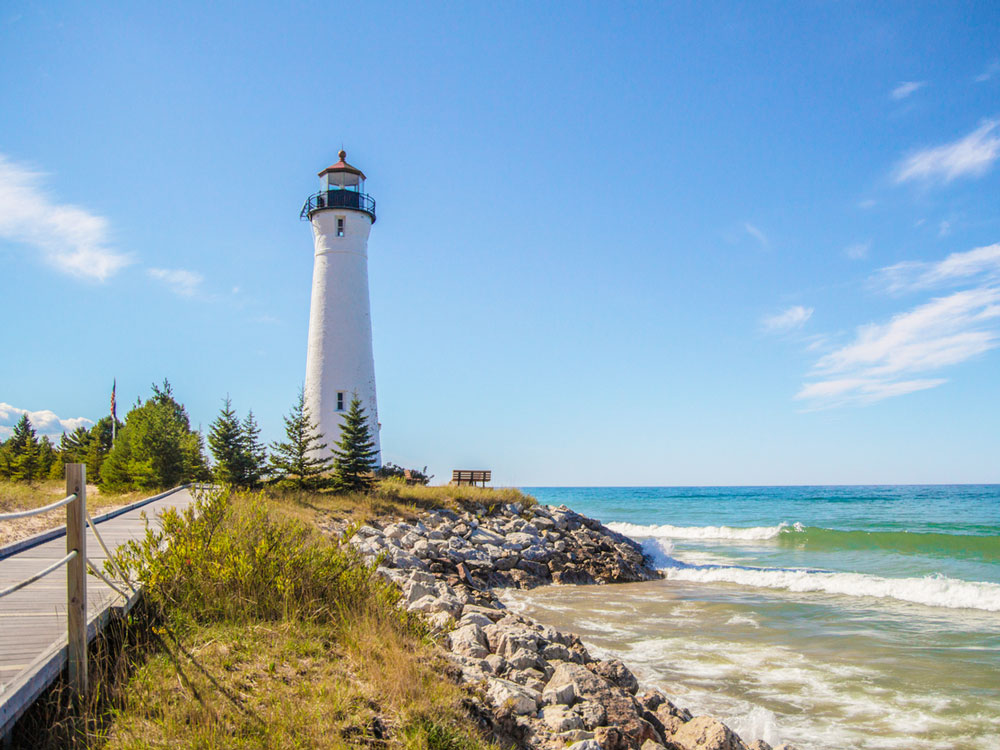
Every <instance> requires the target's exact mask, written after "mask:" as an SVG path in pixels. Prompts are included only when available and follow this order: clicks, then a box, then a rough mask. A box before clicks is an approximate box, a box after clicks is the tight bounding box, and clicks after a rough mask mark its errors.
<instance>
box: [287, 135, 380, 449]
mask: <svg viewBox="0 0 1000 750" xmlns="http://www.w3.org/2000/svg"><path fill="white" fill-rule="evenodd" d="M339 156H340V160H339V161H338V162H337V163H336V164H334V165H333V166H330V167H327V168H326V169H324V170H323V171H322V172H320V173H319V179H320V190H319V192H318V193H316V194H314V195H311V196H310V197H309V199H308V200H307V201H306V203H305V205H304V206H303V207H302V213H301V217H302V219H304V220H308V221H309V223H310V224H312V231H313V247H314V259H313V282H312V302H311V303H310V308H309V342H308V349H307V352H306V381H305V406H306V409H307V411H308V413H309V417H310V419H311V420H312V421H313V422H314V423H315V424H317V425H318V426H319V432H320V434H321V435H323V442H325V443H328V444H329V445H330V446H331V447H332V446H333V445H334V444H336V443H337V441H339V440H340V425H341V421H342V420H343V416H344V413H345V412H346V411H347V409H348V407H349V406H350V403H351V398H352V397H353V396H354V394H357V396H358V398H359V399H361V405H362V406H363V407H364V409H365V415H366V416H367V417H368V425H369V427H370V428H371V433H372V439H373V440H374V441H375V450H376V462H377V465H378V466H381V465H382V454H381V450H382V449H381V444H380V442H379V422H378V406H377V404H376V400H375V357H374V355H373V353H372V314H371V303H370V302H369V299H368V234H369V232H371V228H372V224H374V223H375V200H374V199H373V198H372V197H371V196H370V195H368V194H367V193H365V175H364V172H362V171H361V170H360V169H358V168H357V167H352V166H351V165H350V164H348V163H347V154H346V152H344V151H341V152H340V155H339Z"/></svg>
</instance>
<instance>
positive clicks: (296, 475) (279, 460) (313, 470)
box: [270, 389, 330, 489]
mask: <svg viewBox="0 0 1000 750" xmlns="http://www.w3.org/2000/svg"><path fill="white" fill-rule="evenodd" d="M285 435H286V436H287V438H288V442H287V443H278V442H275V443H271V462H270V469H271V473H272V474H274V475H275V476H276V477H277V478H279V479H280V480H282V481H283V482H287V483H289V484H291V485H293V486H295V487H298V488H299V489H317V488H319V487H321V486H322V485H323V483H324V481H323V474H324V473H326V472H328V471H329V470H330V457H329V456H328V455H327V450H326V449H327V443H321V442H320V441H321V440H322V439H323V436H322V435H320V434H319V428H318V427H317V426H316V424H315V423H314V422H313V421H312V419H310V416H309V411H308V409H306V402H305V393H304V392H303V391H302V390H301V389H300V390H299V400H298V402H297V403H296V404H295V406H293V407H292V411H291V414H289V415H288V416H287V417H285Z"/></svg>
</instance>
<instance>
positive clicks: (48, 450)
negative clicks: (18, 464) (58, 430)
mask: <svg viewBox="0 0 1000 750" xmlns="http://www.w3.org/2000/svg"><path fill="white" fill-rule="evenodd" d="M58 457H59V456H58V454H57V453H56V450H55V447H53V445H52V441H51V440H49V436H48V435H42V438H41V440H39V441H38V468H37V472H36V474H35V475H36V476H37V477H38V478H39V479H45V478H47V477H48V476H49V474H50V472H51V471H52V465H53V464H55V463H56V459H57V458H58Z"/></svg>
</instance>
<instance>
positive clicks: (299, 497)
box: [261, 479, 537, 523]
mask: <svg viewBox="0 0 1000 750" xmlns="http://www.w3.org/2000/svg"><path fill="white" fill-rule="evenodd" d="M261 497H262V498H264V500H265V501H268V502H273V503H274V505H275V508H276V510H278V511H279V512H282V513H285V514H290V515H295V516H297V517H298V518H300V519H301V520H304V521H315V520H316V519H317V518H319V517H328V518H334V519H340V520H349V521H352V522H358V523H366V522H369V521H371V520H373V519H376V518H379V517H380V516H399V517H401V518H406V519H411V520H412V519H415V518H417V517H418V516H419V515H420V514H421V513H425V512H427V511H429V510H434V509H446V510H452V511H457V510H470V511H476V509H477V508H482V509H485V510H487V511H488V510H490V509H491V508H493V507H496V506H499V505H503V504H506V503H521V505H523V506H529V505H535V504H537V501H536V500H535V498H533V497H532V496H531V495H526V494H524V493H523V492H521V491H520V490H519V489H517V488H514V487H503V488H498V489H493V488H491V487H486V488H483V487H452V486H449V485H444V486H424V485H407V484H405V483H404V482H401V481H397V480H392V479H384V480H381V481H379V482H378V483H377V484H376V485H375V487H374V488H373V489H372V491H371V492H370V493H363V492H351V493H334V492H329V491H320V492H314V491H298V490H280V489H268V490H265V491H263V492H262V493H261Z"/></svg>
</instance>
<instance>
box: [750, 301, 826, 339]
mask: <svg viewBox="0 0 1000 750" xmlns="http://www.w3.org/2000/svg"><path fill="white" fill-rule="evenodd" d="M812 314H813V308H811V307H803V306H802V305H794V306H793V307H789V308H788V309H787V310H783V311H781V312H780V313H777V314H776V315H765V316H764V317H763V318H762V319H761V321H760V323H761V326H762V327H763V329H764V330H765V331H767V332H768V333H788V332H789V331H794V330H797V329H799V328H801V327H802V326H804V325H805V324H806V321H807V320H809V318H811V317H812Z"/></svg>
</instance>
